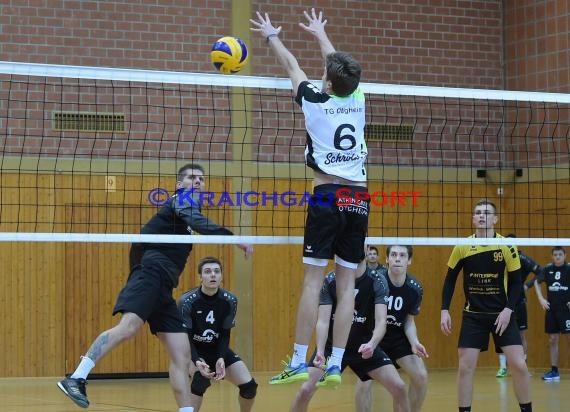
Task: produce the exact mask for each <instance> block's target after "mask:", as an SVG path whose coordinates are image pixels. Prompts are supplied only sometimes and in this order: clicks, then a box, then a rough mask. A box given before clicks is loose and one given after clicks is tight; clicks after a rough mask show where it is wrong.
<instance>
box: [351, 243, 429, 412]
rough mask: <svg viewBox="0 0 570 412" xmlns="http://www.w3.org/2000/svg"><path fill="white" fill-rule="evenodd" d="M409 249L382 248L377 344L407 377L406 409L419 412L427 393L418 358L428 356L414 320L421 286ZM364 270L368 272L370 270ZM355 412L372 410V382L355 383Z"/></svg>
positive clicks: (399, 246) (424, 374)
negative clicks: (384, 288)
mask: <svg viewBox="0 0 570 412" xmlns="http://www.w3.org/2000/svg"><path fill="white" fill-rule="evenodd" d="M413 253H414V249H413V248H412V246H401V245H392V246H388V247H387V248H386V263H388V268H387V269H386V268H384V269H383V270H381V272H380V273H381V274H380V275H379V276H385V277H386V282H387V283H388V292H389V293H388V302H387V306H388V316H387V319H388V320H387V326H386V334H385V335H384V337H383V338H382V340H381V341H380V347H381V348H382V350H383V351H384V352H385V353H386V354H387V355H388V356H389V357H390V359H392V362H394V365H395V366H396V367H397V368H401V369H403V370H404V372H406V374H407V375H408V376H409V377H410V387H409V389H408V392H407V394H408V395H407V396H408V399H409V401H410V410H411V411H412V412H420V411H421V410H422V405H423V403H424V400H425V397H426V393H427V383H428V374H427V370H426V367H425V364H424V362H423V360H422V358H427V357H428V353H427V351H426V349H425V347H424V346H423V345H422V344H421V343H420V340H419V338H418V332H417V328H416V322H415V317H416V316H417V315H418V314H419V313H420V306H421V304H422V299H423V288H422V285H421V283H420V282H419V281H418V280H417V279H416V278H415V277H414V276H412V275H411V274H410V273H408V265H410V264H411V263H412V256H413ZM368 270H371V269H370V268H369V269H368ZM355 398H356V405H357V408H356V410H357V412H371V411H372V382H370V381H365V382H363V381H356V391H355Z"/></svg>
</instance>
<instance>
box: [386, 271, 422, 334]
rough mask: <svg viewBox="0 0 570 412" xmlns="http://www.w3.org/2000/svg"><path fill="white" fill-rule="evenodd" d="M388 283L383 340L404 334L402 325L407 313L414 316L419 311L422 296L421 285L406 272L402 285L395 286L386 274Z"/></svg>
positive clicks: (404, 322)
mask: <svg viewBox="0 0 570 412" xmlns="http://www.w3.org/2000/svg"><path fill="white" fill-rule="evenodd" d="M386 281H387V283H388V291H389V292H388V294H389V295H388V303H387V304H388V318H387V322H386V323H387V327H386V335H385V336H384V339H383V340H382V341H383V342H384V341H387V342H388V341H390V339H394V338H398V337H401V336H402V334H404V325H405V324H406V320H407V318H408V315H413V316H416V315H418V314H419V313H420V307H421V304H422V298H423V293H424V290H423V287H422V285H421V283H420V282H418V280H417V279H416V278H415V277H414V276H412V275H410V274H409V273H407V274H406V281H405V282H404V284H403V285H402V286H395V285H394V284H393V283H392V281H391V280H390V277H389V276H388V275H387V274H386Z"/></svg>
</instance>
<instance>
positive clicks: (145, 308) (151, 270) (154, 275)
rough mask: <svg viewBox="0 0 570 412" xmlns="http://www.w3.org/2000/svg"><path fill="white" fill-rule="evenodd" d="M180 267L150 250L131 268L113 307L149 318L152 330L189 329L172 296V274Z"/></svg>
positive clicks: (170, 331) (176, 330)
mask: <svg viewBox="0 0 570 412" xmlns="http://www.w3.org/2000/svg"><path fill="white" fill-rule="evenodd" d="M173 271H176V272H178V273H180V269H179V268H178V267H177V266H176V265H175V264H174V263H173V262H172V261H171V260H170V259H168V258H167V257H165V256H164V255H163V254H161V253H159V252H153V251H147V252H146V253H145V254H144V256H143V258H142V261H141V264H140V265H137V266H135V267H134V268H132V270H131V273H130V274H129V278H128V280H127V284H126V285H125V286H124V287H123V289H122V290H121V292H120V293H119V296H118V297H117V303H116V304H115V307H114V308H113V315H115V314H116V313H126V312H129V313H134V314H136V315H138V316H139V317H140V318H141V319H142V320H144V321H145V322H148V324H149V326H150V331H151V332H152V333H153V334H156V333H157V332H169V333H178V332H182V333H186V332H187V331H186V329H185V328H183V327H182V317H181V316H180V311H179V310H178V306H177V305H176V301H175V300H174V298H173V297H172V289H173V285H172V274H173V273H174V272H173Z"/></svg>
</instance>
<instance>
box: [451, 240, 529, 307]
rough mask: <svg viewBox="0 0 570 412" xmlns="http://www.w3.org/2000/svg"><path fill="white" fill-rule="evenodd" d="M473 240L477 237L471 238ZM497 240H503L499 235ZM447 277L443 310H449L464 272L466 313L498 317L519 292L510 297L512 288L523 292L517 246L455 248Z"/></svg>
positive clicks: (511, 304) (510, 305) (512, 304)
mask: <svg viewBox="0 0 570 412" xmlns="http://www.w3.org/2000/svg"><path fill="white" fill-rule="evenodd" d="M470 237H475V235H472V236H470ZM495 237H497V238H502V237H503V236H501V235H499V234H496V235H495ZM447 266H448V273H447V277H446V280H445V284H444V290H443V300H442V309H449V305H450V304H451V298H452V296H453V289H454V288H455V282H456V280H457V276H458V274H459V272H460V271H461V270H463V291H464V293H465V306H464V310H465V311H467V312H475V313H499V312H501V311H502V310H503V309H504V308H505V307H511V308H512V307H514V305H515V304H516V302H510V300H512V299H513V298H514V297H515V296H516V298H517V299H518V297H519V296H520V291H519V290H517V291H516V293H514V292H513V293H509V288H511V287H512V288H514V287H516V288H519V289H520V283H521V282H520V279H514V277H515V276H516V277H518V273H519V271H520V269H521V262H520V258H519V253H518V250H517V248H516V246H506V245H495V246H493V245H490V246H478V245H473V246H471V245H459V246H455V248H454V249H453V252H452V253H451V256H450V257H449V261H448V263H447Z"/></svg>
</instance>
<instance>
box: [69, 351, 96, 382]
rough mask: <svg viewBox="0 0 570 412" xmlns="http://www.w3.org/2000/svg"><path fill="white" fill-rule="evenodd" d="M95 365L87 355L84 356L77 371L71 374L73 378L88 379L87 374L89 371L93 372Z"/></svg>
mask: <svg viewBox="0 0 570 412" xmlns="http://www.w3.org/2000/svg"><path fill="white" fill-rule="evenodd" d="M94 367H95V362H93V361H92V360H91V359H89V358H88V357H87V356H82V357H81V362H79V365H78V366H77V369H75V372H73V375H71V378H73V379H87V375H89V372H91V369H93V368H94Z"/></svg>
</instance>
